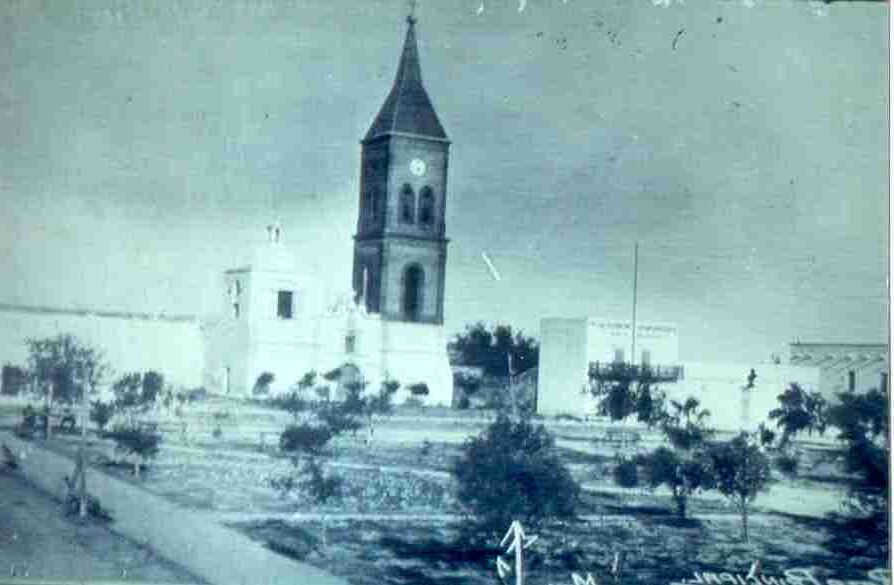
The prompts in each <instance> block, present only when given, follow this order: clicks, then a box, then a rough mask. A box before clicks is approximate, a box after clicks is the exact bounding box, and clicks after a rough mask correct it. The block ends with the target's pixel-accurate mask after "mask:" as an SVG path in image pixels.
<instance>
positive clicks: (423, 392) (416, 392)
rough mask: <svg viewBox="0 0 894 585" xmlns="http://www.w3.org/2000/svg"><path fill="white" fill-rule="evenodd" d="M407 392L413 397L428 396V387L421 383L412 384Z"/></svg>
mask: <svg viewBox="0 0 894 585" xmlns="http://www.w3.org/2000/svg"><path fill="white" fill-rule="evenodd" d="M408 390H409V391H410V394H412V395H413V396H428V386H427V385H425V384H423V383H419V384H413V385H412V386H409V387H408Z"/></svg>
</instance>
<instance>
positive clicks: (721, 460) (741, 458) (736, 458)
mask: <svg viewBox="0 0 894 585" xmlns="http://www.w3.org/2000/svg"><path fill="white" fill-rule="evenodd" d="M707 459H708V462H709V464H710V466H711V467H710V468H711V475H712V476H713V481H714V484H715V486H716V488H717V490H718V491H720V493H722V494H723V495H724V496H726V497H727V498H728V499H729V500H730V501H731V502H732V503H733V505H735V506H736V509H737V510H738V511H739V513H740V514H741V516H742V539H743V540H744V541H746V542H747V541H748V509H749V507H750V506H751V504H752V502H754V499H755V498H756V497H757V495H758V493H760V492H761V491H763V490H765V489H766V487H767V484H768V483H769V481H770V460H769V458H768V457H767V456H766V454H764V452H763V450H762V449H761V447H760V445H759V444H758V441H756V440H755V438H754V437H751V436H749V435H748V434H747V433H745V432H742V433H740V434H739V435H738V436H736V437H735V438H733V439H730V440H729V441H723V442H719V443H714V444H712V445H711V446H710V447H709V448H708V450H707Z"/></svg>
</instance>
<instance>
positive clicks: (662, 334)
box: [537, 318, 820, 430]
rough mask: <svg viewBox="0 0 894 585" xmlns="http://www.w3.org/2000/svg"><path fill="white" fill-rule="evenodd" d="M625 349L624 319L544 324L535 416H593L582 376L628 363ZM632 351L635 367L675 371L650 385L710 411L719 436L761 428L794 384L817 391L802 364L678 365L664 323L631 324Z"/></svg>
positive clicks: (816, 372) (815, 372) (815, 377)
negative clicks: (633, 326) (634, 329)
mask: <svg viewBox="0 0 894 585" xmlns="http://www.w3.org/2000/svg"><path fill="white" fill-rule="evenodd" d="M631 347H632V344H631V324H630V322H629V321H615V320H609V319H584V318H580V319H543V320H542V321H541V324H540V367H539V376H538V383H537V386H538V393H537V394H538V401H537V412H538V413H540V414H545V415H558V414H570V415H574V416H578V417H580V416H594V415H595V414H596V412H597V403H596V400H595V399H594V398H593V397H592V396H590V395H589V394H588V393H586V392H585V391H584V388H585V387H587V385H588V381H589V379H588V378H589V376H588V374H589V372H591V371H594V372H598V371H600V368H603V367H610V366H611V363H613V362H626V363H630V362H631V360H630V359H629V353H630V349H631ZM636 352H637V355H636V356H634V360H633V363H634V365H637V366H643V365H645V366H649V367H650V368H651V369H652V370H653V371H658V372H662V371H664V372H671V371H674V370H676V371H675V372H674V373H675V374H677V375H676V376H670V377H675V378H676V380H675V381H673V382H670V381H665V382H661V383H658V384H657V386H658V387H659V388H660V389H661V390H662V391H664V392H665V394H666V395H667V396H668V398H670V399H675V400H684V399H686V398H687V397H690V396H692V397H695V398H697V399H698V400H699V402H700V403H701V406H702V407H703V408H707V409H708V410H709V411H711V424H712V425H713V426H714V427H715V428H718V429H722V430H737V429H742V428H746V429H754V428H755V427H757V425H758V424H760V423H761V422H766V421H767V414H768V413H769V412H770V410H772V409H773V408H775V407H776V402H777V396H778V395H779V394H780V393H781V392H782V391H783V390H785V388H786V387H787V386H788V385H789V384H791V383H793V382H797V383H799V384H801V385H802V386H803V387H805V388H807V389H808V390H815V389H817V388H819V387H820V369H819V368H817V367H814V366H811V365H809V364H808V365H805V366H800V365H783V364H777V363H759V364H751V363H705V362H680V361H679V357H678V333H677V328H676V326H675V325H672V324H668V323H637V336H636ZM752 372H753V373H752ZM749 379H750V380H749Z"/></svg>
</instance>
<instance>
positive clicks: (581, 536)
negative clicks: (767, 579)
mask: <svg viewBox="0 0 894 585" xmlns="http://www.w3.org/2000/svg"><path fill="white" fill-rule="evenodd" d="M444 416H446V415H444ZM438 418H441V417H436V418H435V420H436V421H438ZM227 422H228V423H229V424H233V425H236V424H238V422H239V421H227ZM392 424H393V425H395V426H396V427H401V428H413V425H415V426H416V427H417V428H418V427H419V423H418V422H417V423H408V422H407V421H405V420H404V421H393V422H387V421H386V422H382V423H381V426H380V428H384V427H386V426H388V425H392ZM451 424H452V423H447V422H446V421H438V422H437V425H444V426H445V427H450V425H451ZM478 424H480V423H479V422H478V421H473V422H472V423H470V425H472V426H474V425H478ZM437 425H435V426H437ZM425 426H426V429H425V430H426V431H427V430H428V427H429V425H425ZM589 433H590V430H588V429H587V428H584V427H581V428H575V427H569V428H567V429H562V430H561V432H560V435H561V437H560V438H562V439H563V440H569V441H571V442H572V445H570V446H573V444H574V443H578V442H579V443H580V444H584V443H586V442H588V441H590V437H589V436H588V435H589ZM418 436H420V438H421V437H424V436H426V433H423V432H422V431H420V434H419V435H418ZM176 437H177V436H176V433H174V434H171V435H170V440H174V441H176ZM70 441H71V438H66V437H63V436H58V437H57V438H55V439H54V440H53V441H52V442H51V446H52V448H54V449H56V450H60V451H63V452H66V453H69V454H71V453H73V452H74V449H75V447H76V443H74V442H70ZM105 449H107V447H105V446H103V445H100V444H94V445H93V447H92V452H93V454H94V456H95V457H99V456H100V455H101V454H103V453H104V451H105ZM557 449H558V452H559V454H560V456H561V457H562V459H563V460H564V461H565V462H566V463H568V464H570V465H571V467H572V469H573V473H574V474H575V476H576V477H577V478H578V479H579V480H585V481H586V482H587V484H588V485H590V486H591V487H594V488H595V489H592V490H587V491H585V492H584V493H583V496H582V501H581V506H580V508H579V510H578V513H579V514H581V515H585V516H587V517H588V518H587V520H582V521H580V522H577V523H575V524H573V525H570V526H567V527H561V528H560V527H552V528H546V529H542V531H541V532H540V536H541V539H540V541H539V544H538V546H537V547H536V549H535V550H533V551H532V553H531V555H530V558H529V561H530V569H531V573H530V578H529V579H528V581H527V583H528V584H529V585H547V584H548V583H569V582H570V572H571V571H577V572H579V573H581V574H584V573H586V572H591V573H592V574H593V575H594V576H595V577H596V578H597V579H599V582H600V583H605V582H612V580H611V579H610V577H609V575H608V573H607V567H608V564H609V563H610V561H611V559H612V558H613V555H614V553H615V552H621V553H622V554H623V555H624V557H625V559H626V560H625V567H626V569H625V574H624V575H623V576H622V579H621V580H620V583H628V584H633V583H669V582H671V581H672V580H674V579H682V578H691V577H692V573H693V571H713V572H724V571H730V572H745V571H747V567H748V566H750V564H751V563H752V562H753V561H754V560H755V559H756V558H760V559H761V560H762V562H763V564H764V566H765V569H766V574H774V571H775V572H776V573H778V572H781V571H782V570H783V569H785V568H790V567H792V566H795V565H797V566H805V565H806V566H816V567H818V568H819V570H820V571H821V572H822V574H824V575H827V576H832V577H836V578H842V579H843V578H865V570H867V569H872V568H877V567H880V566H884V564H885V561H884V559H885V558H886V550H887V547H886V540H885V537H884V536H883V535H882V536H880V535H878V534H874V533H870V532H868V531H867V530H865V527H862V528H861V527H860V526H858V525H854V524H852V523H851V524H848V523H846V522H836V521H833V520H830V519H816V518H814V519H810V518H802V517H798V516H792V515H786V514H779V513H765V514H761V515H760V516H758V517H755V519H754V522H753V526H752V541H751V542H750V543H748V544H743V543H742V542H741V541H740V535H739V530H740V528H739V520H738V516H737V515H736V514H735V513H734V510H732V509H731V508H730V506H729V505H728V504H727V503H726V502H725V501H724V500H721V499H708V498H700V497H693V498H690V500H689V504H688V510H689V513H690V514H693V515H695V516H702V517H703V518H702V519H700V520H692V519H687V520H682V521H681V520H678V519H677V518H676V517H675V516H674V515H673V512H672V511H673V508H674V506H673V501H672V500H671V498H670V497H669V495H667V494H665V493H661V492H656V493H652V492H648V491H644V490H627V491H622V492H618V491H617V490H615V489H611V490H608V487H609V486H611V487H612V488H613V484H612V481H611V474H610V471H611V466H612V464H613V457H611V456H609V455H605V454H594V453H586V452H581V451H578V450H576V449H573V448H569V445H568V444H565V445H563V446H561V447H558V448H557ZM459 454H460V446H459V445H457V444H450V443H447V442H430V441H422V440H421V439H420V441H418V442H409V441H405V442H403V443H377V442H374V443H373V445H372V446H371V447H365V446H363V445H361V444H359V443H357V442H355V441H354V440H352V439H351V438H350V437H345V438H342V439H339V440H338V441H336V442H335V443H334V445H333V446H332V448H331V450H330V451H329V453H328V455H327V457H326V460H327V461H329V462H331V463H334V464H333V465H327V466H326V472H327V473H335V474H337V475H339V476H341V477H342V478H343V479H344V481H345V486H344V494H343V497H342V498H340V499H338V500H333V501H331V502H327V503H326V504H325V505H322V504H320V503H318V502H316V501H314V500H313V499H312V498H311V497H310V496H309V495H308V494H307V493H306V492H304V491H302V490H298V491H297V492H294V493H291V494H289V495H283V494H281V493H279V492H277V491H276V490H275V489H273V488H272V487H271V486H270V484H269V480H270V479H273V478H276V477H281V476H282V475H284V474H288V473H292V472H293V471H294V469H293V467H292V465H291V463H290V461H289V459H288V458H286V457H283V456H281V455H279V454H277V453H276V451H275V450H274V449H273V448H271V447H269V446H268V448H267V450H263V449H261V448H260V445H258V444H251V443H247V442H242V443H240V442H239V441H237V440H234V439H228V438H227V432H226V429H225V430H224V435H223V439H221V440H219V441H216V442H211V443H206V444H205V445H204V446H202V447H201V448H200V450H199V451H198V452H197V453H184V452H181V451H177V450H175V449H168V450H166V449H165V444H164V443H162V446H161V452H160V454H159V457H158V458H157V459H156V460H155V461H154V462H153V463H152V464H151V465H150V466H149V468H148V469H147V470H146V471H145V472H144V473H143V474H142V478H141V479H140V480H139V482H138V484H139V485H140V486H141V487H143V488H145V489H147V490H150V491H152V492H155V493H158V494H161V495H164V496H166V497H168V498H170V499H172V500H174V501H176V502H178V503H179V504H181V505H183V506H186V507H189V508H193V509H202V510H207V511H210V512H255V513H258V514H262V515H263V514H266V513H270V514H276V513H281V512H308V513H316V512H323V513H327V514H328V513H340V512H342V513H358V514H372V513H378V514H393V515H400V514H406V513H413V514H416V515H423V516H426V515H428V516H431V517H432V518H434V517H435V515H439V516H443V515H450V514H453V515H457V516H458V515H461V513H462V510H461V508H460V506H459V505H458V503H457V502H456V500H455V497H454V495H453V486H452V480H451V479H450V477H449V475H448V473H449V470H450V468H451V467H452V465H453V463H454V461H455V460H456V458H457V456H458V455H459ZM827 459H828V457H827V455H826V454H825V453H824V452H822V451H816V450H805V464H804V465H803V466H802V471H801V474H800V475H799V477H797V478H796V479H795V480H786V482H787V483H788V484H789V485H794V486H797V487H798V488H799V489H803V490H804V493H805V497H809V493H810V491H811V490H818V489H825V488H827V487H829V486H836V485H842V483H846V482H847V481H848V478H846V477H844V476H842V475H841V474H840V472H838V468H837V466H836V465H835V464H834V463H833V462H831V461H828V460H827ZM107 471H108V472H110V473H114V474H118V475H120V476H121V477H123V478H127V479H128V480H129V481H134V479H133V477H132V475H131V468H130V467H129V466H125V467H121V468H120V469H119V468H117V467H115V466H109V467H108V468H107ZM602 486H605V487H603V488H602V491H600V487H602ZM706 514H710V515H711V517H710V519H705V518H704V515H706ZM606 515H607V516H610V518H608V519H605V518H603V516H606ZM600 518H602V519H601V520H600ZM236 527H237V528H238V529H239V530H242V531H243V532H245V533H246V534H248V535H249V536H251V537H252V538H255V539H257V540H259V541H261V542H264V543H265V544H266V545H267V546H268V547H270V548H271V549H272V550H275V551H276V552H278V553H279V554H282V555H285V556H289V557H292V558H296V559H300V560H303V561H305V562H310V563H312V564H315V565H317V566H320V567H321V568H324V569H326V570H328V571H330V572H333V573H336V574H340V575H343V576H346V577H348V578H349V579H350V580H351V581H352V582H353V583H355V584H357V585H365V584H367V583H369V584H372V583H393V584H410V583H418V582H425V583H433V584H436V585H453V584H458V583H463V584H473V585H474V584H476V583H489V584H490V583H494V578H495V575H494V571H493V567H494V559H495V555H496V554H497V551H496V550H495V549H494V548H493V547H492V546H484V547H481V546H471V545H468V544H465V543H463V542H462V541H461V540H460V535H461V526H459V525H455V524H445V523H443V522H442V523H438V522H436V521H435V520H434V519H432V520H431V521H428V520H417V521H414V522H410V521H407V520H400V519H394V520H392V521H389V522H373V521H369V520H363V521H352V522H334V521H329V522H328V523H327V524H326V525H325V526H324V525H323V524H321V523H320V522H305V523H302V524H289V523H284V522H278V521H273V520H268V521H264V522H258V523H252V524H238V525H236Z"/></svg>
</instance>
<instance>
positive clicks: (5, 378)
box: [0, 364, 28, 396]
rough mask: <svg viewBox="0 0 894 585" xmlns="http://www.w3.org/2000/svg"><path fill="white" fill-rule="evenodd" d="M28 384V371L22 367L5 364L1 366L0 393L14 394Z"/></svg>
mask: <svg viewBox="0 0 894 585" xmlns="http://www.w3.org/2000/svg"><path fill="white" fill-rule="evenodd" d="M27 385H28V372H26V371H25V370H24V369H22V368H20V367H18V366H13V365H10V364H6V365H4V366H3V371H2V379H0V394H6V395H9V396H16V395H18V394H19V393H20V392H22V391H23V390H24V389H25V388H26V387H27Z"/></svg>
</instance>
